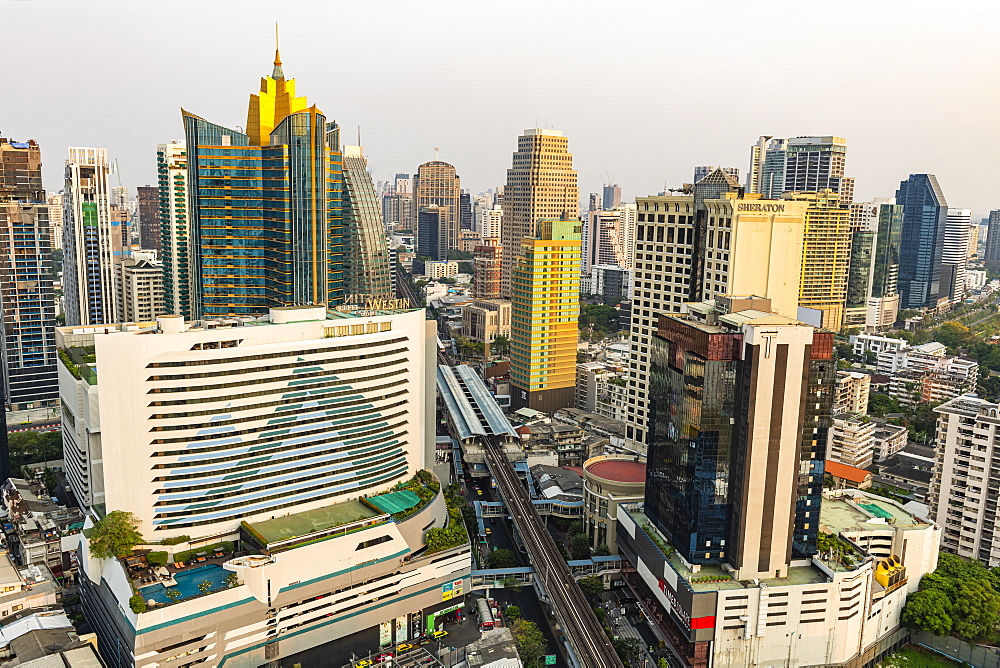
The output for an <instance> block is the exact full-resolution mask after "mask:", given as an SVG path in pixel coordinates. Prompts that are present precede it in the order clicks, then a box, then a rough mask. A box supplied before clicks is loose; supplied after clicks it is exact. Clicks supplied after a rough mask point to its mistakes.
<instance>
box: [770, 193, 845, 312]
mask: <svg viewBox="0 0 1000 668" xmlns="http://www.w3.org/2000/svg"><path fill="white" fill-rule="evenodd" d="M786 197H787V198H788V199H790V200H793V201H797V202H808V203H809V206H808V208H807V209H806V230H805V240H804V243H803V248H802V279H801V281H800V284H799V306H800V307H803V308H809V309H815V310H817V311H821V312H822V326H823V328H825V329H829V330H832V331H835V332H836V331H840V329H841V328H842V327H843V326H844V304H845V303H846V301H847V278H848V272H849V269H850V262H851V209H850V207H848V206H845V205H844V204H842V200H841V196H840V195H838V194H837V193H836V192H834V191H832V190H829V189H826V190H824V191H822V192H789V193H787V194H786Z"/></svg>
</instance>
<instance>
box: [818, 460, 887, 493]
mask: <svg viewBox="0 0 1000 668" xmlns="http://www.w3.org/2000/svg"><path fill="white" fill-rule="evenodd" d="M824 470H825V472H826V475H828V476H830V478H832V479H833V488H834V489H868V488H869V487H871V486H872V481H873V480H874V477H875V476H874V474H873V473H872V472H871V471H866V470H865V469H861V468H858V467H857V466H851V465H850V464H842V463H841V462H838V461H834V460H832V459H828V460H826V462H825V464H824Z"/></svg>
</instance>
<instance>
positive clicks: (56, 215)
mask: <svg viewBox="0 0 1000 668" xmlns="http://www.w3.org/2000/svg"><path fill="white" fill-rule="evenodd" d="M45 201H46V203H47V204H48V205H49V239H50V241H51V245H52V250H60V251H61V250H62V247H63V245H62V235H63V194H62V192H61V191H60V192H57V193H49V196H48V197H47V198H46V200H45ZM59 269H60V270H61V269H62V267H59Z"/></svg>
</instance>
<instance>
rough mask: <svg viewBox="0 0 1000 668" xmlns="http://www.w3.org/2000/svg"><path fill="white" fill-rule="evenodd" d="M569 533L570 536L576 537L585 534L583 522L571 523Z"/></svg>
mask: <svg viewBox="0 0 1000 668" xmlns="http://www.w3.org/2000/svg"><path fill="white" fill-rule="evenodd" d="M567 533H569V535H570V536H575V535H577V534H579V533H583V521H582V520H573V521H572V522H570V523H569V531H568V532H567Z"/></svg>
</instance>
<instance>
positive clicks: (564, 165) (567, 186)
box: [500, 128, 610, 297]
mask: <svg viewBox="0 0 1000 668" xmlns="http://www.w3.org/2000/svg"><path fill="white" fill-rule="evenodd" d="M503 197H504V199H503V204H502V206H503V227H502V228H501V233H500V244H501V245H502V246H503V277H502V280H503V285H502V287H501V295H502V296H504V297H510V296H511V294H512V293H511V277H512V275H513V272H514V268H515V267H516V266H517V260H518V259H519V258H521V257H523V255H522V253H523V252H524V248H525V247H524V246H523V245H522V244H521V240H522V239H524V238H525V237H534V236H535V235H536V234H537V233H538V230H537V229H536V225H537V224H538V222H539V221H540V220H544V219H566V218H569V217H570V216H573V217H575V216H576V215H577V210H578V209H579V206H580V194H579V191H578V190H577V186H576V170H574V169H573V155H572V154H571V153H570V152H569V140H568V139H566V136H565V135H563V133H562V132H560V131H559V130H548V129H544V128H534V129H529V130H525V131H524V133H523V134H522V135H521V136H520V137H518V139H517V151H516V152H515V153H514V156H513V160H512V164H511V168H510V169H508V170H507V186H506V187H505V188H504V192H503ZM609 208H610V207H609Z"/></svg>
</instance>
